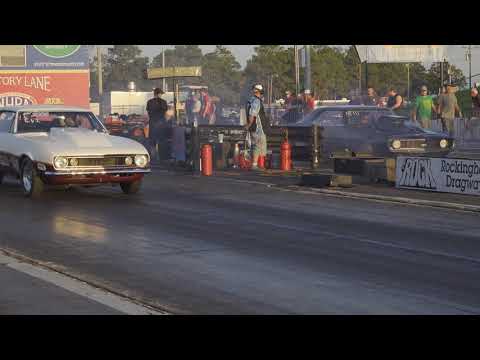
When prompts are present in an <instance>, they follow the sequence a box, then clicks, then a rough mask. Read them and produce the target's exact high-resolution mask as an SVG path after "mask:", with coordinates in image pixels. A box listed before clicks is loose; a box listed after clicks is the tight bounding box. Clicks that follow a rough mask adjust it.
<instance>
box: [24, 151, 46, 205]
mask: <svg viewBox="0 0 480 360" xmlns="http://www.w3.org/2000/svg"><path fill="white" fill-rule="evenodd" d="M21 179H22V186H23V194H24V195H25V196H26V197H30V198H38V197H39V196H40V195H41V194H42V193H43V188H44V184H43V181H42V179H40V177H39V176H38V174H37V170H36V169H35V167H34V166H33V162H32V161H31V160H30V159H25V160H23V162H22V176H21Z"/></svg>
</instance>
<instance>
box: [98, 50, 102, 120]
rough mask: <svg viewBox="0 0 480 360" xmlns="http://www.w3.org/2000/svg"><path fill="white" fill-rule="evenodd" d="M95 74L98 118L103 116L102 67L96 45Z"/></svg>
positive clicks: (100, 55)
mask: <svg viewBox="0 0 480 360" xmlns="http://www.w3.org/2000/svg"><path fill="white" fill-rule="evenodd" d="M97 76H98V97H99V102H100V106H99V110H98V112H99V115H100V119H101V118H102V117H103V111H102V107H103V106H102V105H103V68H102V49H101V48H100V46H99V45H97Z"/></svg>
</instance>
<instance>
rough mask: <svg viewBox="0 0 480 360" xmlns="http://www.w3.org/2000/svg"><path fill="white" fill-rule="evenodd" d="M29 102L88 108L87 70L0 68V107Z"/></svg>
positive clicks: (27, 103)
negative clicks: (13, 70) (46, 70)
mask: <svg viewBox="0 0 480 360" xmlns="http://www.w3.org/2000/svg"><path fill="white" fill-rule="evenodd" d="M29 104H46V105H67V106H78V107H85V108H88V107H89V104H90V97H89V73H88V72H85V71H80V72H68V73H65V72H60V73H58V72H28V71H16V72H3V71H0V107H5V106H22V105H29Z"/></svg>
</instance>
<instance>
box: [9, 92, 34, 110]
mask: <svg viewBox="0 0 480 360" xmlns="http://www.w3.org/2000/svg"><path fill="white" fill-rule="evenodd" d="M32 104H37V100H35V98H34V97H32V96H30V95H28V94H23V93H19V92H6V93H3V94H0V107H6V106H24V105H32Z"/></svg>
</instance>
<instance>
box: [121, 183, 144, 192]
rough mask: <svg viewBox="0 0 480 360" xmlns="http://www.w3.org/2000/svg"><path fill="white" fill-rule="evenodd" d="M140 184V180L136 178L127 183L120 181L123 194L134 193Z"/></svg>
mask: <svg viewBox="0 0 480 360" xmlns="http://www.w3.org/2000/svg"><path fill="white" fill-rule="evenodd" d="M141 186H142V180H137V181H133V182H128V183H120V187H121V188H122V191H123V192H124V193H125V194H128V195H131V194H136V193H138V191H139V190H140V187H141Z"/></svg>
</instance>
